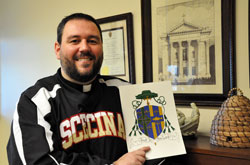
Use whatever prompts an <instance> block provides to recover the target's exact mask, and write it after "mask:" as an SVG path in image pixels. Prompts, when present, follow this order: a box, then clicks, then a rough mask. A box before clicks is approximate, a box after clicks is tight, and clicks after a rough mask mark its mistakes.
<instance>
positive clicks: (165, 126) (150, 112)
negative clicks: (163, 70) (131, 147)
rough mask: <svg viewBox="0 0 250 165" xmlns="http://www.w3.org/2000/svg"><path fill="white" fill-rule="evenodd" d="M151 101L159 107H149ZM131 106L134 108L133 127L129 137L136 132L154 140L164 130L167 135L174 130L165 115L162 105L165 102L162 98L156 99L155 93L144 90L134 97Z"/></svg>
mask: <svg viewBox="0 0 250 165" xmlns="http://www.w3.org/2000/svg"><path fill="white" fill-rule="evenodd" d="M151 99H153V100H154V101H155V103H157V104H159V106H158V105H151V104H150V101H151ZM144 101H146V103H145V102H144ZM143 102H144V104H143ZM132 105H133V108H134V115H135V125H134V126H133V128H132V131H131V132H130V133H129V136H132V135H134V136H136V134H137V132H138V133H139V134H140V135H142V134H144V135H146V136H148V137H149V138H152V139H156V138H157V137H158V136H159V135H160V134H161V133H162V132H163V133H166V130H167V132H168V133H170V132H171V131H174V130H175V128H174V127H173V126H172V125H171V123H170V121H169V120H168V118H167V116H166V114H165V108H164V105H166V101H165V98H164V97H163V96H160V97H158V94H157V93H154V92H151V91H150V90H144V91H142V93H141V94H139V95H137V96H136V100H134V101H133V102H132Z"/></svg>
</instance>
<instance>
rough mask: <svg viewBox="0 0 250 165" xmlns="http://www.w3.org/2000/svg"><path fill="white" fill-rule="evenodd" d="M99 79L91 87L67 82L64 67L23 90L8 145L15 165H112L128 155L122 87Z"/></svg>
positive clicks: (11, 162)
mask: <svg viewBox="0 0 250 165" xmlns="http://www.w3.org/2000/svg"><path fill="white" fill-rule="evenodd" d="M125 84H128V83H127V82H124V81H122V80H120V79H117V78H114V77H107V76H101V75H98V76H97V78H96V80H95V81H94V82H93V83H92V84H91V85H85V86H81V85H77V84H73V83H71V82H69V81H67V80H65V79H63V78H62V76H61V73H60V69H59V70H58V71H57V73H56V74H55V75H53V76H50V77H46V78H43V79H40V80H39V81H37V83H36V84H35V85H34V86H32V87H30V88H28V89H27V90H26V91H24V92H23V93H22V95H21V97H20V99H19V101H18V104H17V107H16V110H15V113H14V118H13V121H12V126H11V135H10V139H9V142H8V146H7V153H8V160H9V164H10V165H21V164H23V165H26V164H27V165H31V164H36V165H37V164H39V165H40V164H41V165H47V164H49V165H50V164H51V165H52V164H56V165H66V164H72V165H78V164H79V165H80V164H93V165H94V164H95V165H96V164H111V163H112V162H114V161H115V160H117V159H118V158H119V157H121V156H122V155H123V154H124V153H126V152H127V146H126V141H125V128H124V123H123V116H122V110H121V104H120V97H119V90H118V88H117V86H118V85H125Z"/></svg>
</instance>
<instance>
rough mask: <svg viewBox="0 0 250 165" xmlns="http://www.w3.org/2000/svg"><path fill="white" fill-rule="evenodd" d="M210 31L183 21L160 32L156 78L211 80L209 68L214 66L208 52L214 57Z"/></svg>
mask: <svg viewBox="0 0 250 165" xmlns="http://www.w3.org/2000/svg"><path fill="white" fill-rule="evenodd" d="M211 32H212V30H211V29H209V28H207V27H198V26H195V25H192V24H191V23H188V22H186V21H185V20H183V21H182V22H181V24H179V25H177V26H175V27H174V28H173V29H172V30H170V31H169V32H168V33H167V34H165V35H162V36H161V37H160V43H159V44H160V53H159V80H172V82H173V83H175V84H179V83H181V84H185V83H188V82H190V81H194V80H197V79H200V80H208V79H210V78H211V67H212V68H214V67H215V64H214V58H213V60H212V62H211V54H212V55H213V56H214V49H211V47H213V48H214V42H211ZM211 51H213V52H211ZM212 74H214V73H212Z"/></svg>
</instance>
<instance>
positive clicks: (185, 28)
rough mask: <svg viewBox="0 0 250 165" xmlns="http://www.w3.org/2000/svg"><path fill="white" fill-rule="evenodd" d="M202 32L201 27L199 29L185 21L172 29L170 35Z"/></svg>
mask: <svg viewBox="0 0 250 165" xmlns="http://www.w3.org/2000/svg"><path fill="white" fill-rule="evenodd" d="M201 30H202V28H201V27H198V26H195V25H192V24H191V23H188V22H185V21H183V22H182V23H181V24H179V25H177V26H175V27H174V28H172V29H171V30H170V32H169V34H176V33H185V32H195V31H201Z"/></svg>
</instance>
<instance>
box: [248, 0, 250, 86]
mask: <svg viewBox="0 0 250 165" xmlns="http://www.w3.org/2000/svg"><path fill="white" fill-rule="evenodd" d="M248 44H249V45H248V56H249V58H248V60H249V63H248V65H249V88H250V0H248Z"/></svg>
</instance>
